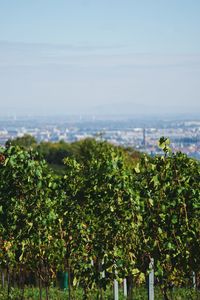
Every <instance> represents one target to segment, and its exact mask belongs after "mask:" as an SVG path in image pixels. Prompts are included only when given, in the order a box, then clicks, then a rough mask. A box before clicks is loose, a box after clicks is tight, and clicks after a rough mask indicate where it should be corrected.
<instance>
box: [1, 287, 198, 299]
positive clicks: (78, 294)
mask: <svg viewBox="0 0 200 300" xmlns="http://www.w3.org/2000/svg"><path fill="white" fill-rule="evenodd" d="M169 296H170V298H171V299H173V300H200V291H197V290H196V291H195V290H194V289H186V288H175V289H174V290H173V291H172V292H171V293H169ZM6 299H10V300H12V299H13V300H21V299H22V291H21V290H20V289H18V288H11V291H10V296H9V298H8V296H7V289H1V290H0V300H6ZM23 299H25V300H38V299H39V289H38V288H35V287H34V288H31V287H26V288H25V290H24V298H23ZM42 299H44V300H45V299H46V294H45V289H43V290H42ZM49 299H50V300H69V296H68V291H67V290H66V291H61V290H59V289H58V288H53V287H52V288H50V290H49ZM72 299H73V300H83V299H84V297H83V292H82V289H77V290H73V291H72V295H71V300H72ZM89 299H90V300H96V299H98V297H97V292H95V291H94V292H92V293H91V296H90V298H89ZM103 299H105V300H113V299H114V297H113V291H112V288H110V289H109V290H107V291H106V292H104V298H103ZM125 299H126V298H125V297H124V296H123V291H122V289H120V295H119V300H125ZM133 299H134V300H147V299H148V296H147V290H146V288H145V287H140V288H136V289H134V291H133ZM155 300H163V297H162V295H161V292H160V289H159V288H156V289H155Z"/></svg>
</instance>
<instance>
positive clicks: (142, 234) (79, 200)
mask: <svg viewBox="0 0 200 300" xmlns="http://www.w3.org/2000/svg"><path fill="white" fill-rule="evenodd" d="M81 147H82V148H81V151H80V155H78V156H77V157H75V156H74V157H67V158H65V159H64V171H63V174H61V175H57V174H55V173H54V172H53V171H52V170H51V169H50V168H49V166H48V164H47V163H46V162H45V161H44V160H43V159H42V158H41V155H39V154H37V152H35V151H34V150H31V149H29V150H27V149H24V148H20V147H18V146H7V147H5V148H1V149H0V233H1V235H0V272H1V285H2V289H4V290H5V293H4V299H6V298H5V297H7V299H13V298H12V291H13V288H15V289H18V296H16V298H14V299H35V298H31V296H29V298H27V297H28V296H26V293H27V289H29V288H30V289H33V290H37V291H38V294H37V298H36V299H38V298H39V299H44V298H45V299H52V298H51V293H52V290H56V288H53V286H54V285H55V283H56V280H57V281H58V277H59V276H58V274H59V272H60V273H61V274H64V272H67V274H68V290H67V294H66V295H67V296H66V297H68V298H65V299H71V300H72V299H85V300H86V299H91V300H93V299H99V300H102V299H114V298H113V294H112V295H110V296H107V295H108V294H109V290H110V289H111V287H112V286H113V282H114V283H115V284H116V283H117V284H119V285H123V284H124V279H126V284H127V287H126V288H127V298H128V299H136V298H134V296H133V294H134V293H135V292H133V291H135V289H136V290H137V288H138V289H142V288H143V286H144V285H145V282H147V281H148V279H147V278H148V275H149V273H150V272H151V268H152V269H153V271H154V281H155V286H156V289H157V290H159V292H158V293H159V295H162V296H160V297H162V298H159V299H165V300H167V299H172V291H173V290H174V289H178V288H180V289H186V290H187V288H191V287H193V288H195V289H196V291H195V292H194V291H193V292H194V297H196V298H194V299H199V298H198V297H199V293H198V289H199V287H200V163H199V162H198V161H196V160H194V159H191V158H189V157H188V156H187V155H186V154H183V153H179V152H178V153H172V152H171V149H170V145H169V140H168V139H165V138H161V139H160V141H159V147H160V148H161V149H162V150H163V155H162V156H156V157H149V156H147V155H143V156H141V158H139V159H137V160H134V159H132V157H131V155H130V154H129V152H128V151H123V150H122V149H120V148H118V147H115V146H113V145H111V144H108V143H107V142H104V141H95V140H92V139H91V140H86V141H85V142H83V143H82V146H81ZM152 261H153V266H151V263H152ZM62 272H63V273H62ZM44 291H45V294H44ZM78 293H81V296H80V298H79V297H78V296H76V295H78ZM185 293H186V292H185ZM5 295H6V296H5ZM94 295H95V296H94ZM17 297H18V298H17ZM56 297H57V298H55V299H62V298H59V297H61V296H59V297H58V296H56ZM109 297H110V298H109ZM2 299H3V298H2ZM63 299H64V298H63ZM120 299H125V298H120ZM137 299H145V298H144V297H143V298H139V296H138V298H137ZM174 299H175V298H174ZM176 299H183V298H176ZM186 299H190V298H189V297H188V298H186Z"/></svg>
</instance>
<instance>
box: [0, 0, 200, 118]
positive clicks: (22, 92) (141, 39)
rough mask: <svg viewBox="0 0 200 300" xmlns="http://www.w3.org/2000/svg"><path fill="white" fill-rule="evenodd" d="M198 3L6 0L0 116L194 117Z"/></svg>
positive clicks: (0, 29)
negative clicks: (192, 115)
mask: <svg viewBox="0 0 200 300" xmlns="http://www.w3.org/2000/svg"><path fill="white" fill-rule="evenodd" d="M199 15H200V2H199V1H197V0H196V1H191V2H188V1H186V0H182V1H180V0H174V1H172V0H169V1H167V2H164V1H160V0H158V1H147V0H146V1H134V0H127V1H120V0H119V1H116V0H115V1H113V0H110V1H106V0H102V1H97V0H96V1H95V0H93V1H90V0H77V1H64V0H60V1H56V2H54V1H47V0H44V1H39V0H36V1H33V0H30V1H28V2H27V1H25V0H19V1H17V2H14V1H13V2H12V3H11V1H6V2H3V3H1V5H0V104H1V110H0V115H3V114H4V115H9V114H17V115H24V114H30V115H52V114H58V115H59V114H62V115H63V114H129V115H131V114H132V115H152V114H156V115H158V114H163V113H166V114H187V113H188V114H197V113H198V111H200V40H199V36H200V18H199Z"/></svg>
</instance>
